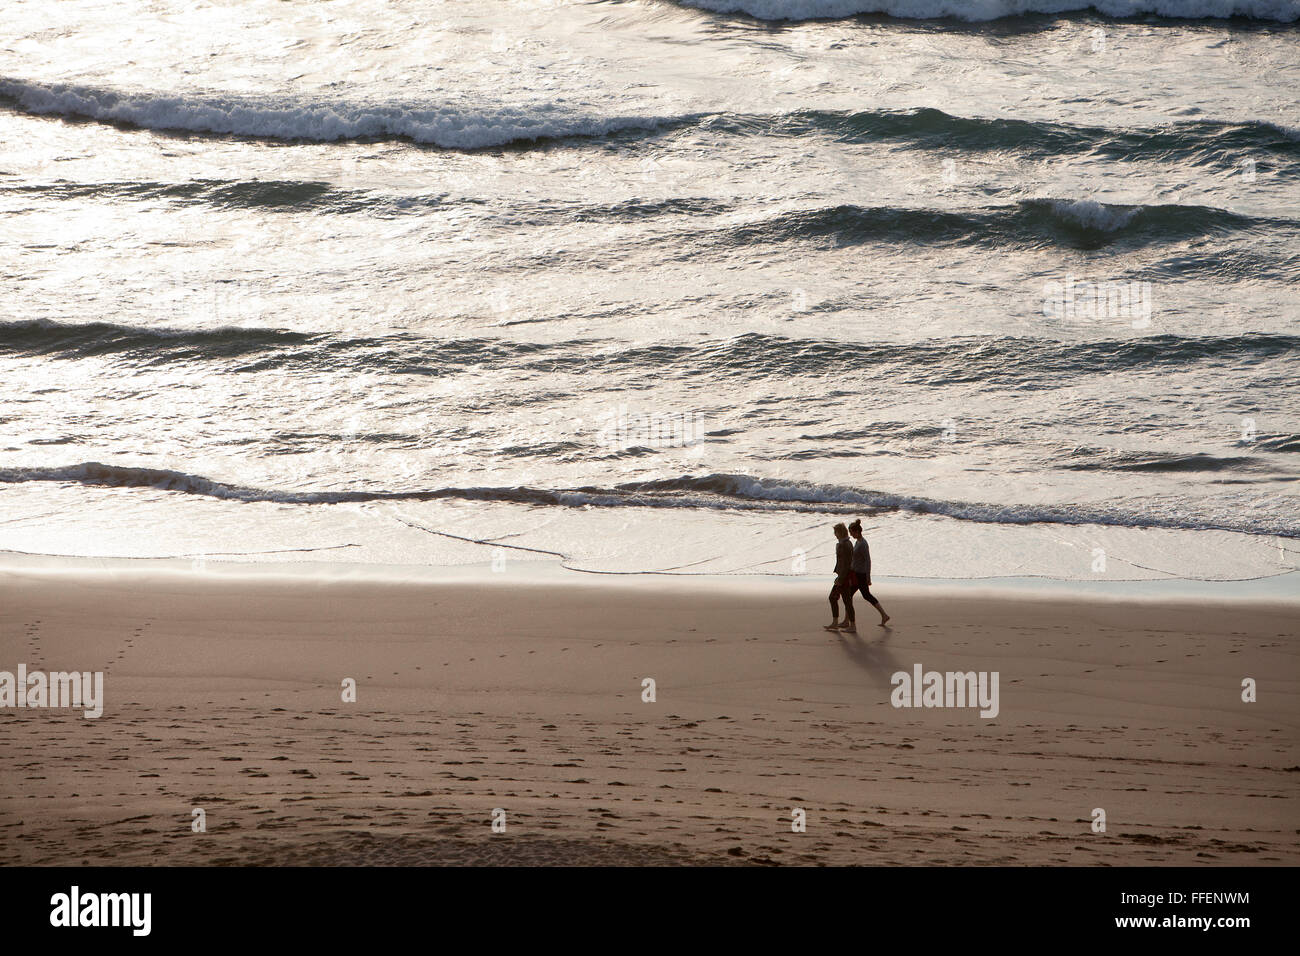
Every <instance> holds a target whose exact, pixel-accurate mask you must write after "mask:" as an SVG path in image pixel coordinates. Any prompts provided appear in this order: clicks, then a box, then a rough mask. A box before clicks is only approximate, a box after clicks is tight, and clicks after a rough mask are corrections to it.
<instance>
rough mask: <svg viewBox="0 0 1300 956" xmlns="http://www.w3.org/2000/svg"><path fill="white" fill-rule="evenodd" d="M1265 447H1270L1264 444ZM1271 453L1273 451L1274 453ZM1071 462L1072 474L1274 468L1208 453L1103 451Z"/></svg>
mask: <svg viewBox="0 0 1300 956" xmlns="http://www.w3.org/2000/svg"><path fill="white" fill-rule="evenodd" d="M1260 445H1261V446H1262V447H1267V446H1265V445H1264V443H1263V442H1262V441H1261V442H1260ZM1270 450H1271V449H1270ZM1071 457H1075V458H1081V459H1083V460H1079V461H1071V462H1068V463H1066V464H1063V465H1061V466H1060V467H1062V468H1065V469H1068V470H1070V471H1138V472H1164V473H1189V472H1191V473H1194V472H1219V471H1228V472H1241V471H1247V472H1249V471H1269V470H1271V466H1270V465H1269V464H1268V463H1267V462H1265V461H1263V460H1262V459H1260V458H1256V457H1253V456H1250V455H1209V454H1205V453H1204V452H1193V453H1183V454H1179V453H1156V452H1132V451H1126V452H1113V451H1108V450H1099V449H1075V450H1074V451H1073V453H1072V456H1071Z"/></svg>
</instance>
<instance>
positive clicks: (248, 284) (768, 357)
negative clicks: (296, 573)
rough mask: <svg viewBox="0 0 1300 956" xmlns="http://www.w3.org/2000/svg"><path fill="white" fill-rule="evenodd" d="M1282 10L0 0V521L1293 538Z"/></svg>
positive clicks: (40, 536)
mask: <svg viewBox="0 0 1300 956" xmlns="http://www.w3.org/2000/svg"><path fill="white" fill-rule="evenodd" d="M1298 22H1300V3H1296V2H1292V0H1186V2H1177V0H1146V2H1142V0H1103V2H1097V3H1092V4H1088V3H1082V2H1071V0H1035V2H1029V0H1023V2H1022V0H888V2H886V0H875V2H873V0H692V2H691V3H689V4H674V3H668V2H622V3H620V2H592V3H567V2H563V0H538V2H529V0H519V2H497V3H494V2H478V0H475V2H442V3H437V2H416V0H412V2H381V0H336V2H332V3H328V4H308V3H283V2H270V0H249V2H233V0H232V2H225V3H205V2H183V3H182V2H174V3H173V2H144V0H139V2H117V3H107V2H101V0H96V2H89V0H64V2H60V3H58V4H48V3H44V2H35V0H10V2H8V3H6V4H4V5H3V7H2V8H0V38H2V39H0V143H2V144H3V145H2V146H0V249H2V250H3V253H4V255H3V257H2V258H0V549H8V550H16V551H28V552H41V553H72V554H88V555H141V556H144V555H159V556H161V555H195V554H204V555H211V556H213V558H214V559H221V558H226V557H229V558H234V557H239V558H241V559H255V560H258V559H260V560H286V559H291V560H301V559H303V558H307V557H310V558H315V559H331V560H348V561H382V562H396V563H411V564H439V563H464V562H476V561H487V560H489V559H490V558H491V557H492V556H493V555H496V556H497V559H498V564H499V563H500V560H501V557H502V555H505V556H507V557H508V559H510V560H513V559H516V558H539V557H547V556H549V555H550V554H552V553H555V554H560V555H563V556H564V558H565V560H566V561H567V563H569V564H570V565H571V566H574V567H580V568H585V569H590V570H607V571H611V570H612V571H641V570H673V571H676V572H682V573H686V572H691V573H694V572H733V571H754V572H765V573H778V574H782V573H785V574H788V573H800V572H801V571H803V570H805V569H806V570H807V571H809V572H821V571H824V565H825V564H826V563H827V560H828V556H829V553H830V551H831V548H830V546H829V532H828V529H827V525H828V524H829V523H830V522H832V521H835V520H841V518H840V517H839V516H844V515H862V516H863V517H864V519H865V521H866V523H867V524H868V526H869V527H870V528H871V532H870V534H869V537H870V538H871V540H872V546H873V553H874V554H875V555H876V560H877V565H878V573H880V574H888V573H893V574H898V575H918V576H985V575H1002V574H1016V575H1044V576H1049V577H1061V578H1095V577H1120V578H1133V577H1138V578H1142V577H1164V576H1171V575H1172V576H1182V577H1190V578H1216V579H1217V578H1248V577H1260V576H1266V575H1272V574H1279V573H1283V572H1285V571H1287V570H1289V569H1293V568H1294V567H1295V561H1296V555H1297V553H1300V544H1297V542H1296V540H1295V539H1296V537H1297V535H1300V512H1298V510H1297V507H1296V497H1295V487H1296V486H1295V482H1296V480H1297V479H1298V478H1300V409H1298V408H1297V402H1296V381H1297V379H1298V378H1300V361H1298V359H1297V346H1300V321H1297V319H1298V318H1300V315H1298V312H1300V310H1298V308H1297V292H1296V290H1297V288H1298V281H1300V129H1298V127H1300V109H1297V106H1298V103H1297V99H1298V96H1297V94H1298V93H1300V25H1298ZM476 542H478V543H476ZM498 548H500V549H503V550H497V549H498ZM521 549H522V550H521Z"/></svg>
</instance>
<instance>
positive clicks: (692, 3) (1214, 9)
mask: <svg viewBox="0 0 1300 956" xmlns="http://www.w3.org/2000/svg"><path fill="white" fill-rule="evenodd" d="M679 2H681V3H682V4H683V5H685V6H688V7H698V8H700V9H703V10H711V11H714V12H716V13H746V14H749V15H750V16H752V17H756V18H758V19H760V20H820V19H840V18H843V17H853V16H858V15H861V14H864V13H883V14H886V15H888V16H891V17H899V18H903V19H909V20H934V19H941V18H952V19H956V20H966V21H968V22H983V21H986V20H998V19H1002V18H1003V17H1018V16H1024V15H1026V14H1034V13H1043V14H1058V13H1078V12H1096V13H1099V14H1102V15H1103V16H1107V17H1135V16H1142V15H1151V14H1154V15H1155V16H1159V17H1167V18H1170V19H1176V20H1204V19H1223V18H1226V17H1251V18H1253V19H1256V20H1275V21H1278V22H1281V23H1291V22H1293V21H1295V20H1297V19H1300V3H1297V2H1296V0H679Z"/></svg>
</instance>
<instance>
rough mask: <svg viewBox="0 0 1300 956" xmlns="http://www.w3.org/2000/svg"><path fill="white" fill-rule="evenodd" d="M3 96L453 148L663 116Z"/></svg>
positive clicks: (149, 125) (167, 125) (639, 124)
mask: <svg viewBox="0 0 1300 956" xmlns="http://www.w3.org/2000/svg"><path fill="white" fill-rule="evenodd" d="M0 95H3V96H7V97H11V98H13V99H14V100H16V101H17V103H18V104H19V106H20V107H21V108H22V109H23V110H25V111H27V112H29V113H39V114H43V115H50V114H53V115H58V116H84V117H90V118H91V119H96V120H102V121H105V122H117V123H129V124H131V125H133V126H139V127H143V128H145V129H156V130H187V131H190V132H199V133H226V134H233V135H238V136H257V137H266V138H270V139H306V140H316V141H321V142H332V141H335V140H341V139H359V138H363V137H397V136H406V137H410V138H411V139H413V140H415V141H416V142H417V143H432V144H435V145H437V146H443V147H447V148H451V149H476V148H481V147H488V146H502V145H504V144H506V143H511V142H515V141H518V140H536V139H551V138H557V137H563V136H600V135H604V134H607V133H611V132H616V131H618V130H621V129H653V128H654V127H656V126H658V125H660V124H661V123H663V122H665V121H666V120H665V118H658V117H649V116H599V115H595V114H592V113H589V112H584V111H582V110H579V109H571V108H568V107H565V106H562V105H557V104H554V103H535V104H529V105H527V106H520V107H513V106H498V107H491V108H462V107H459V106H438V107H432V108H430V107H419V108H417V107H413V106H407V105H382V104H350V103H346V102H334V103H326V102H315V103H312V102H302V101H300V100H296V99H294V98H291V97H269V96H268V97H261V98H255V97H235V96H222V95H209V94H199V93H195V94H185V95H173V94H164V93H149V92H139V93H119V92H116V91H113V90H106V89H96V88H94V87H88V86H76V85H72V84H65V83H49V84H43V83H28V82H23V81H20V80H0Z"/></svg>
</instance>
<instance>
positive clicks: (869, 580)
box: [862, 538, 871, 587]
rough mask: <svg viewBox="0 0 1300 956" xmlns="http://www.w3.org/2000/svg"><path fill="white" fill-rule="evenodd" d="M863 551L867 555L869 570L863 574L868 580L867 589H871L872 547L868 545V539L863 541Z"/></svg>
mask: <svg viewBox="0 0 1300 956" xmlns="http://www.w3.org/2000/svg"><path fill="white" fill-rule="evenodd" d="M862 550H863V551H865V552H866V553H867V570H866V571H864V572H863V574H865V575H866V578H867V587H871V545H869V544H867V539H866V538H863V539H862Z"/></svg>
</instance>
